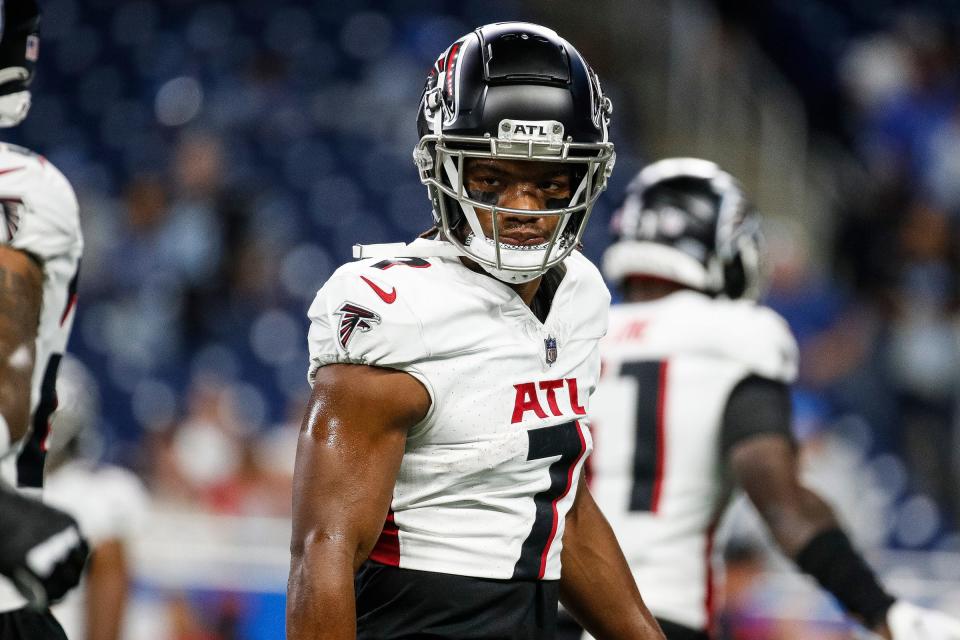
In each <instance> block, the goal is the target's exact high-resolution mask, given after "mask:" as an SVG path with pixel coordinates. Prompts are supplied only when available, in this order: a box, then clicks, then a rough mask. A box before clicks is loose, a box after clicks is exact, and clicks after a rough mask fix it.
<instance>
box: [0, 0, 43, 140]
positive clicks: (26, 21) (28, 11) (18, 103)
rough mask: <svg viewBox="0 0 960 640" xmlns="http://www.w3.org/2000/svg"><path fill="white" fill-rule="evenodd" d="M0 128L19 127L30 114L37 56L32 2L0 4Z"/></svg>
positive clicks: (36, 23)
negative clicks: (0, 17)
mask: <svg viewBox="0 0 960 640" xmlns="http://www.w3.org/2000/svg"><path fill="white" fill-rule="evenodd" d="M0 9H2V23H0V24H2V28H0V33H2V37H0V127H12V126H15V125H18V124H20V122H22V121H23V119H24V118H26V117H27V112H28V111H29V110H30V90H29V88H30V83H31V82H32V81H33V72H34V69H35V68H36V65H37V56H38V55H39V53H40V37H39V29H40V7H39V6H38V5H37V3H36V0H6V1H5V2H0Z"/></svg>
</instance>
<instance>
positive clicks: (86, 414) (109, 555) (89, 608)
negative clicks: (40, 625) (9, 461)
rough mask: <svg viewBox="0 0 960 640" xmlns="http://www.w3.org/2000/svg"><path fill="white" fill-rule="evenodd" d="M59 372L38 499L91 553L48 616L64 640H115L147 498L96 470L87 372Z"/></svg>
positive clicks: (136, 483)
mask: <svg viewBox="0 0 960 640" xmlns="http://www.w3.org/2000/svg"><path fill="white" fill-rule="evenodd" d="M60 369H61V370H60V376H59V377H58V379H57V412H56V413H55V414H54V416H53V421H52V424H51V430H50V437H49V438H48V439H47V463H46V472H45V474H44V475H45V478H46V480H45V483H44V484H45V486H44V492H43V499H44V502H46V503H47V504H52V505H54V506H56V507H58V508H61V509H63V510H64V511H66V512H67V513H70V514H72V515H73V516H74V517H75V518H76V519H77V522H78V523H79V526H80V532H81V533H82V534H83V536H84V537H85V538H86V539H87V540H88V541H89V543H90V548H91V553H90V561H89V563H88V566H87V570H86V571H85V572H84V573H85V575H84V579H83V582H82V583H81V586H80V587H78V588H77V589H74V590H73V591H71V592H70V593H69V594H68V595H67V597H66V598H65V599H64V600H63V602H60V603H59V604H57V605H56V606H54V607H53V614H54V616H56V618H57V620H58V621H59V622H60V624H61V625H62V626H63V628H64V631H66V633H67V636H68V637H69V638H70V640H118V639H119V638H120V637H121V633H122V629H123V623H124V614H125V613H126V610H127V604H128V600H129V590H130V583H131V575H130V569H129V555H130V545H131V543H132V542H133V540H134V538H135V537H136V535H137V533H138V532H139V531H140V530H141V529H142V527H143V523H144V518H145V516H146V511H147V505H148V502H149V498H148V496H147V493H146V489H145V488H144V486H143V483H142V482H140V480H139V478H137V477H136V476H135V475H134V474H133V473H131V472H130V471H127V470H126V469H123V468H121V467H117V466H113V465H108V464H100V463H98V462H97V459H98V458H100V456H101V454H102V442H101V440H100V438H99V436H98V433H97V421H98V420H99V418H100V396H99V391H98V389H97V383H96V381H95V380H94V379H93V377H92V375H91V374H90V372H89V371H87V369H86V368H85V367H84V366H83V365H82V364H80V363H79V362H78V361H76V360H75V359H71V358H69V357H68V358H66V359H65V360H64V362H63V363H62V365H61V367H60Z"/></svg>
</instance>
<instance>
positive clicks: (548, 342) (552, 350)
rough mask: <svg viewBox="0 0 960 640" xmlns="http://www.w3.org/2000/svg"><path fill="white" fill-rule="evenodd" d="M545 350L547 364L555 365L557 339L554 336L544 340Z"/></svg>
mask: <svg viewBox="0 0 960 640" xmlns="http://www.w3.org/2000/svg"><path fill="white" fill-rule="evenodd" d="M543 348H544V351H545V354H544V355H545V356H546V358H547V364H553V363H554V362H556V361H557V339H556V338H554V337H553V336H547V337H546V338H544V339H543Z"/></svg>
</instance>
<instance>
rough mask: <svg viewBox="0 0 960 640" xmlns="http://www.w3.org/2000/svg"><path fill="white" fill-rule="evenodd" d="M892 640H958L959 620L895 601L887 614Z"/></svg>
mask: <svg viewBox="0 0 960 640" xmlns="http://www.w3.org/2000/svg"><path fill="white" fill-rule="evenodd" d="M887 627H888V628H889V630H890V638H892V640H960V620H957V619H956V618H952V617H950V616H948V615H947V614H945V613H941V612H939V611H934V610H932V609H924V608H923V607H918V606H916V605H913V604H910V603H909V602H905V601H903V600H897V601H896V602H894V603H893V606H892V607H890V610H889V611H888V612H887Z"/></svg>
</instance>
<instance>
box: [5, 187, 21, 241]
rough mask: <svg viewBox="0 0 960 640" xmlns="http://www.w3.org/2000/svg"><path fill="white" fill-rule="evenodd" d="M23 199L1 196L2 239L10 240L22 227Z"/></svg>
mask: <svg viewBox="0 0 960 640" xmlns="http://www.w3.org/2000/svg"><path fill="white" fill-rule="evenodd" d="M22 208H23V200H21V199H20V198H3V197H0V217H2V220H0V240H2V241H3V242H10V241H11V240H13V236H15V235H16V234H17V229H18V228H20V217H21V215H22V214H21V209H22Z"/></svg>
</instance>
